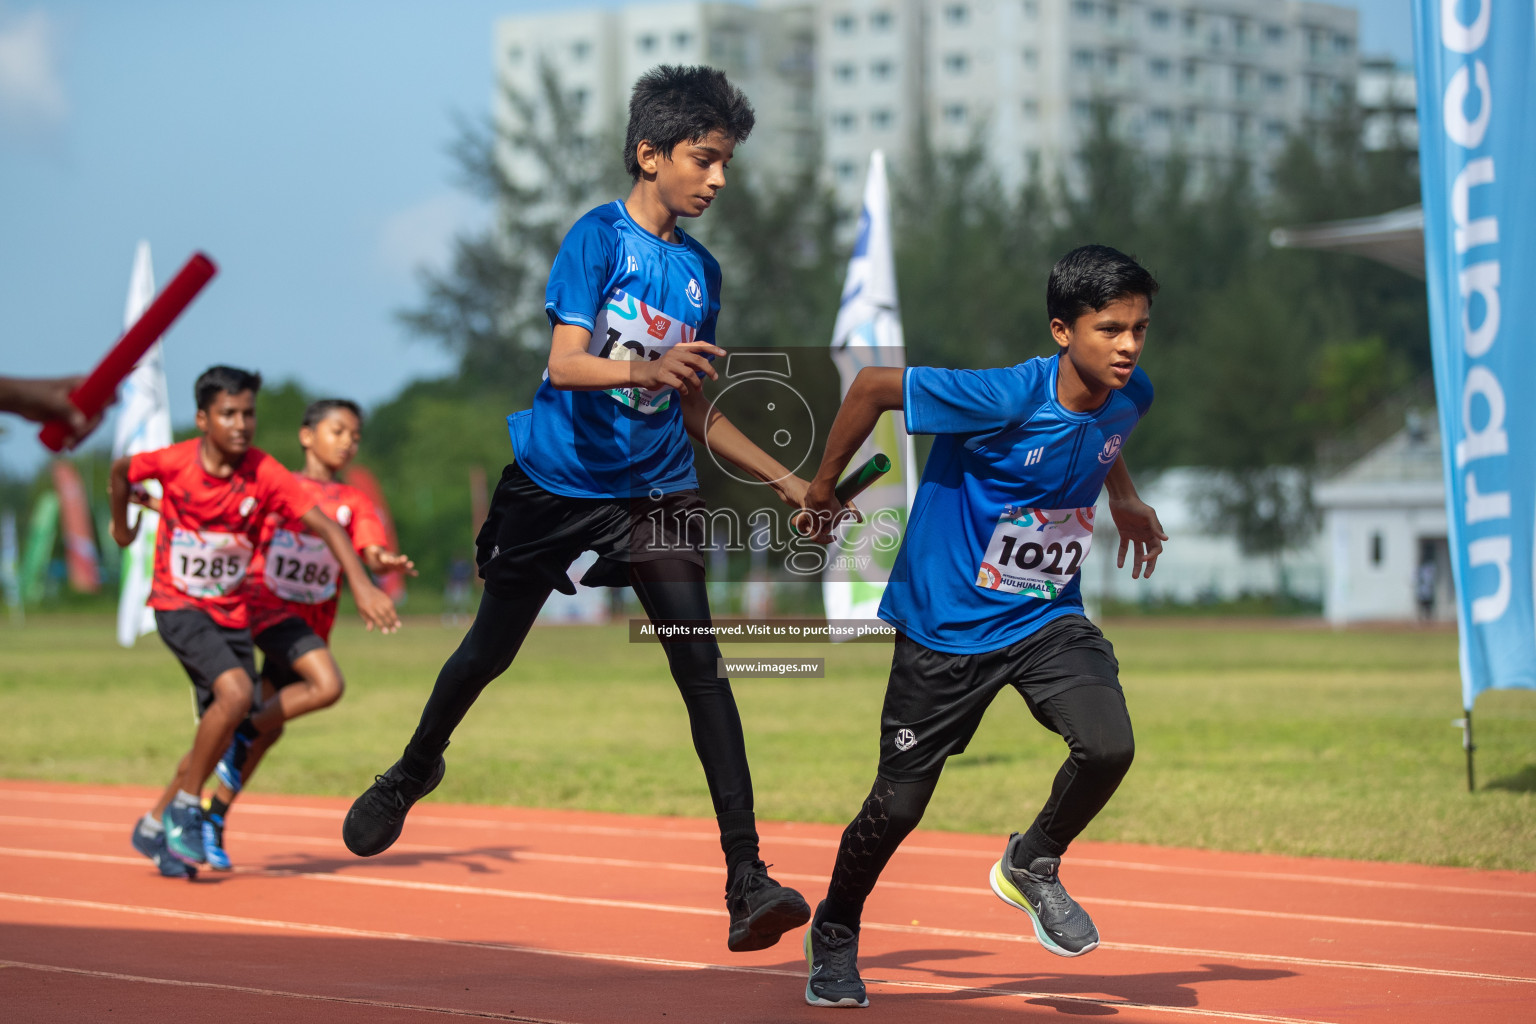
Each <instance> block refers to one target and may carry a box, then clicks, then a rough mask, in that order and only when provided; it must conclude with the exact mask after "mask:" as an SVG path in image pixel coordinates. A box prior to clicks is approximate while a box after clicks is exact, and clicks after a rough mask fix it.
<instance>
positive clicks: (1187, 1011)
mask: <svg viewBox="0 0 1536 1024" xmlns="http://www.w3.org/2000/svg"><path fill="white" fill-rule="evenodd" d="M0 900H12V901H15V902H18V903H31V904H36V905H41V906H57V907H71V908H75V909H80V910H102V911H109V912H114V913H121V914H131V915H137V916H141V917H162V918H169V919H172V920H185V921H200V922H204V923H209V924H223V925H244V926H247V927H253V928H272V929H275V930H278V931H294V932H302V933H308V934H315V935H333V936H341V937H345V938H358V939H387V940H393V941H397V942H419V943H423V944H428V945H438V946H455V947H459V948H469V949H484V950H495V951H500V952H507V953H521V954H527V955H532V956H552V957H559V958H562V959H570V960H586V961H594V962H599V963H621V964H635V965H640V966H646V967H673V968H681V969H684V970H700V971H724V972H728V973H733V974H757V975H769V976H773V977H781V978H795V979H797V980H798V979H800V978H803V977H804V976H805V975H804V972H802V971H786V970H782V969H779V968H773V967H734V966H728V965H726V964H712V963H703V962H700V961H691V960H672V959H665V958H661V957H643V956H625V955H622V954H615V953H587V952H581V951H577V950H559V949H541V948H539V947H537V946H517V945H512V944H510V943H502V942H476V941H470V940H466V939H444V938H438V937H436V936H430V935H414V934H411V933H409V932H382V931H371V930H368V929H362V928H343V927H339V926H336V925H317V924H307V923H304V922H299V921H278V920H272V919H268V918H259V917H239V916H235V915H232V914H208V913H203V912H200V911H193V910H174V909H171V908H167V907H141V906H135V905H130V904H122V903H102V902H99V901H96V900H72V899H62V898H59V897H52V896H32V895H28V894H25V893H9V892H0ZM864 980H865V984H867V985H887V986H890V987H892V988H910V989H920V990H923V991H929V992H946V993H964V994H965V995H967V996H974V995H978V994H981V995H995V996H1004V997H1009V998H1015V999H1028V1000H1041V999H1048V1000H1053V1001H1057V1002H1069V1003H1078V1004H1083V1005H1086V1006H1099V1007H1110V1008H1114V1009H1130V1010H1146V1011H1148V1012H1152V1013H1167V1014H1173V1015H1177V1016H1183V1017H1203V1018H1213V1019H1219V1020H1242V1021H1255V1022H1259V1024H1329V1022H1326V1021H1317V1020H1308V1019H1304V1018H1299V1017H1279V1016H1274V1015H1271V1014H1259V1013H1243V1012H1240V1011H1232V1010H1208V1009H1201V1008H1198V1007H1184V1006H1164V1005H1162V1004H1159V1003H1139V1002H1133V1001H1131V1000H1124V999H1096V998H1093V997H1091V996H1079V995H1062V994H1060V993H1055V992H1028V991H1023V990H1020V989H1013V988H977V987H974V986H970V985H951V984H947V983H944V982H933V981H908V980H891V979H878V978H865V979H864Z"/></svg>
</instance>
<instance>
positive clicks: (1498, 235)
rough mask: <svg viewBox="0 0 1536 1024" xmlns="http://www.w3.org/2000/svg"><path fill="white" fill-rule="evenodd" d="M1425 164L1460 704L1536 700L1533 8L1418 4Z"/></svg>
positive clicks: (1468, 2) (1476, 2) (1440, 0)
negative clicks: (1533, 695) (1492, 694)
mask: <svg viewBox="0 0 1536 1024" xmlns="http://www.w3.org/2000/svg"><path fill="white" fill-rule="evenodd" d="M1414 37H1415V40H1414V41H1415V53H1416V57H1417V64H1418V67H1417V71H1418V82H1419V167H1420V176H1421V184H1422V188H1423V193H1424V264H1425V271H1426V276H1427V279H1428V284H1429V314H1430V336H1431V339H1432V343H1433V348H1434V361H1435V397H1436V399H1437V403H1438V405H1439V407H1440V431H1441V437H1442V438H1443V439H1444V440H1443V446H1444V460H1445V497H1446V512H1447V517H1448V520H1449V523H1450V538H1449V540H1450V549H1451V564H1452V566H1453V568H1454V570H1455V579H1456V606H1457V607H1456V611H1457V618H1458V621H1459V624H1460V627H1461V628H1460V633H1461V680H1462V683H1461V685H1462V700H1463V706H1464V707H1465V708H1467V709H1468V710H1469V711H1470V710H1471V708H1472V704H1473V702H1474V701H1475V700H1476V699H1477V695H1478V694H1479V693H1481V692H1482V691H1484V690H1487V689H1492V688H1513V687H1518V688H1523V689H1536V605H1533V602H1532V588H1533V580H1532V569H1533V562H1532V547H1533V542H1536V536H1533V534H1536V401H1533V400H1532V398H1533V396H1536V328H1533V327H1532V324H1536V287H1532V284H1533V282H1536V113H1533V111H1536V5H1533V4H1532V2H1531V0H1524V2H1521V3H1494V0H1416V2H1415V4H1414Z"/></svg>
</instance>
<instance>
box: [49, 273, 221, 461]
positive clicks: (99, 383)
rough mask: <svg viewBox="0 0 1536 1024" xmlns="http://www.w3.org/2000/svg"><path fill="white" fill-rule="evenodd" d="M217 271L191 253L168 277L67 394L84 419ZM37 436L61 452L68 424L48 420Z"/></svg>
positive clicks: (94, 413)
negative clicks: (80, 381) (110, 348)
mask: <svg viewBox="0 0 1536 1024" xmlns="http://www.w3.org/2000/svg"><path fill="white" fill-rule="evenodd" d="M218 272H219V268H218V267H217V266H215V265H214V262H213V260H211V259H209V258H208V257H207V256H205V255H203V254H202V253H200V252H198V253H193V254H192V258H191V259H189V260H187V263H186V265H185V266H184V267H182V268H181V269H180V270H178V271H177V272H176V276H175V277H173V278H171V283H170V284H168V285H166V286H165V290H164V291H162V292H161V293H160V294H159V295H156V296H155V301H154V302H151V303H150V304H149V308H148V309H146V310H145V311H144V314H143V315H142V316H140V317H139V319H138V320H137V321H136V322H135V323H134V325H133V326H132V327H130V328H128V329H127V330H126V331H124V332H123V336H122V337H121V338H119V339H118V341H117V344H116V345H113V346H112V351H110V352H108V353H107V355H106V358H105V359H103V360H102V361H101V362H100V363H98V364H96V369H94V370H92V371H91V375H90V376H89V377H87V378H85V380H84V381H83V382H82V383H81V384H80V386H79V387H77V388H75V390H73V391H71V392H70V393H69V400H70V401H71V402H72V403H74V406H75V408H76V409H79V410H80V412H81V413H83V414H84V415H85V418H86V419H88V420H89V419H95V418H96V416H97V415H98V414H99V413H100V412H101V411H102V410H103V409H105V408H106V407H107V403H109V402H111V401H112V398H113V396H114V395H116V394H117V386H118V385H119V384H121V383H122V382H123V378H124V377H126V376H128V374H130V373H132V372H133V368H134V366H135V365H137V363H138V361H139V360H140V359H141V358H142V357H143V355H144V353H145V352H148V351H149V346H151V345H153V344H154V343H155V341H156V340H157V339H158V338H159V337H160V335H162V334H164V333H165V330H166V328H168V327H170V326H171V324H173V323H175V322H176V318H177V317H179V316H181V312H182V310H184V309H186V308H187V305H188V304H189V303H191V301H192V300H193V299H194V298H196V297H197V293H198V292H200V291H202V290H203V285H205V284H207V283H208V282H209V281H210V280H212V279H213V275H214V274H217V273H218ZM37 436H38V438H39V439H40V440H41V441H42V442H43V444H45V445H47V446H48V447H49V448H50V449H51V450H53V451H56V452H57V451H62V450H63V449H64V442H65V441H66V440H67V439H68V438H69V425H68V424H67V423H65V422H64V421H63V420H49V421H48V422H47V423H45V424H43V429H42V431H41V432H39V434H38V435H37ZM81 440H83V438H82V439H81Z"/></svg>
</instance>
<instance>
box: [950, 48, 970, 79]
mask: <svg viewBox="0 0 1536 1024" xmlns="http://www.w3.org/2000/svg"><path fill="white" fill-rule="evenodd" d="M970 66H971V59H970V58H969V57H967V56H966V55H965V54H963V53H951V54H947V55H946V56H945V57H944V70H945V71H948V72H949V73H950V74H952V75H963V74H965V72H966V70H967V69H968V68H969V67H970Z"/></svg>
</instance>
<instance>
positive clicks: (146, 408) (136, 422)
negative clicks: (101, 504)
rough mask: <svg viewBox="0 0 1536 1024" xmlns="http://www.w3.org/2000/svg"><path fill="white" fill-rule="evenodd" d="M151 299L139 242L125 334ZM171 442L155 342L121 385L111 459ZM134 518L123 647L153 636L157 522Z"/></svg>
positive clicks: (120, 607) (122, 605)
mask: <svg viewBox="0 0 1536 1024" xmlns="http://www.w3.org/2000/svg"><path fill="white" fill-rule="evenodd" d="M154 298H155V271H154V268H153V267H152V266H151V265H150V261H149V243H148V242H140V243H139V248H138V251H137V252H136V253H135V254H134V257H133V276H132V277H131V278H130V279H129V281H128V305H127V307H126V308H125V309H124V310H123V329H124V330H127V329H128V328H129V327H132V326H133V325H134V324H135V323H136V322H137V321H138V319H139V317H140V316H142V315H143V314H144V310H146V309H148V308H149V304H150V302H152V301H153V300H154ZM170 443H171V400H170V394H169V392H168V391H167V390H166V386H165V362H164V359H163V357H162V356H161V353H160V343H159V342H158V341H157V342H155V343H154V345H152V346H150V349H149V351H148V352H146V353H144V357H143V358H142V359H140V360H139V362H138V365H136V366H135V367H134V368H133V372H132V373H130V374H129V375H128V378H127V379H126V380H124V381H123V390H122V402H121V405H120V407H119V411H118V414H117V434H116V436H115V437H114V438H113V441H112V458H114V459H117V458H119V457H121V456H124V455H134V454H137V453H138V452H148V451H154V450H155V449H157V448H164V447H166V446H167V445H169V444H170ZM144 487H145V489H147V490H148V491H149V492H150V493H151V494H153V495H155V496H156V497H159V496H160V484H159V482H158V481H155V480H147V481H145V483H144ZM136 513H142V515H143V520H142V522H141V523H140V526H139V535H138V537H137V538H135V539H134V542H133V543H132V544H130V545H128V547H127V549H126V550H125V551H124V552H123V561H122V570H123V586H122V591H121V596H120V597H119V598H118V604H117V642H118V643H120V644H122V645H123V646H124V647H132V646H133V642H134V641H135V640H137V639H138V638H139V637H141V636H143V635H144V634H145V633H153V632H154V631H155V613H154V611H153V610H152V609H151V608H150V607H149V604H148V602H149V588H150V583H151V581H152V579H153V577H154V569H155V534H156V532H157V531H158V529H159V526H160V517H159V516H157V515H156V514H155V513H153V512H151V511H149V510H148V509H141V508H139V507H137V506H133V507H130V509H129V511H128V519H129V522H132V521H133V517H134V515H135V514H136Z"/></svg>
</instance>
